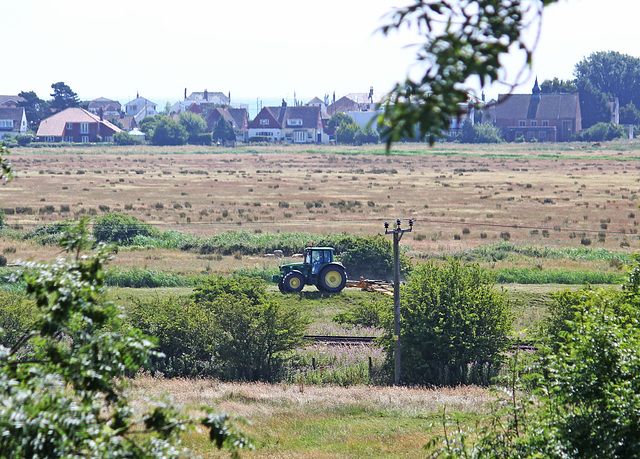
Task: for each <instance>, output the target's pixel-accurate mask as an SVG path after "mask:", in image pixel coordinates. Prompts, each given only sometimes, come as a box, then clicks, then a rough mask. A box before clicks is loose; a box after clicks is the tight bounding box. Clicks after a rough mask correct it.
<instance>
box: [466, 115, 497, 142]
mask: <svg viewBox="0 0 640 459" xmlns="http://www.w3.org/2000/svg"><path fill="white" fill-rule="evenodd" d="M457 140H458V141H459V142H461V143H500V142H504V139H503V138H502V132H500V129H498V128H497V127H495V126H494V125H493V124H491V123H478V124H472V123H471V121H469V120H465V121H464V122H463V123H462V129H461V132H460V134H459V135H458V138H457Z"/></svg>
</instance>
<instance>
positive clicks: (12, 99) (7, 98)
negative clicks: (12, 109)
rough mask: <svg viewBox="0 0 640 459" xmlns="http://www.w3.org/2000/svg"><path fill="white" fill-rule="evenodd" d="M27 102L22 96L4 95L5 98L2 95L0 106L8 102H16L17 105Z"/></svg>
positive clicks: (0, 96)
mask: <svg viewBox="0 0 640 459" xmlns="http://www.w3.org/2000/svg"><path fill="white" fill-rule="evenodd" d="M25 101H26V99H24V98H23V97H20V96H16V95H4V96H2V95H0V105H4V104H6V103H7V102H9V103H11V102H14V103H15V105H18V103H20V102H25ZM12 105H13V104H12Z"/></svg>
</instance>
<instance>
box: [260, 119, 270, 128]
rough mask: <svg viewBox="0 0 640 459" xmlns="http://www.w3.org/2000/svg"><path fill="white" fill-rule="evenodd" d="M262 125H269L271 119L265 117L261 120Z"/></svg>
mask: <svg viewBox="0 0 640 459" xmlns="http://www.w3.org/2000/svg"><path fill="white" fill-rule="evenodd" d="M260 125H261V126H269V119H268V118H263V119H261V120H260Z"/></svg>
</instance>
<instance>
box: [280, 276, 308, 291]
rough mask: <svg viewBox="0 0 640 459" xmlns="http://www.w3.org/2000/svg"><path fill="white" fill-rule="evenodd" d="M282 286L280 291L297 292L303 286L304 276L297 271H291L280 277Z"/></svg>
mask: <svg viewBox="0 0 640 459" xmlns="http://www.w3.org/2000/svg"><path fill="white" fill-rule="evenodd" d="M282 286H283V288H282V289H281V291H283V292H285V293H298V292H300V291H302V289H303V287H304V276H303V275H302V274H301V273H299V272H297V271H291V272H290V273H289V274H287V275H286V276H284V279H282Z"/></svg>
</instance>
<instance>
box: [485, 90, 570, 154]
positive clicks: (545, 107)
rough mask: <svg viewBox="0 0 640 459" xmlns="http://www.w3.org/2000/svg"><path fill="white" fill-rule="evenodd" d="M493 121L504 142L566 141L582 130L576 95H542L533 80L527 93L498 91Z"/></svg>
mask: <svg viewBox="0 0 640 459" xmlns="http://www.w3.org/2000/svg"><path fill="white" fill-rule="evenodd" d="M495 124H496V127H498V128H499V129H500V130H501V131H502V133H503V135H504V138H505V140H506V141H507V142H513V141H515V140H516V139H524V140H526V141H527V142H530V141H533V140H535V141H539V142H568V141H569V140H571V137H572V136H573V135H574V134H576V133H578V132H580V131H581V130H582V117H581V114H580V99H579V96H578V94H542V92H541V91H540V87H539V86H538V80H537V79H536V82H535V85H534V86H533V89H532V91H531V94H530V95H529V94H500V95H499V96H498V101H497V103H496V105H495Z"/></svg>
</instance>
